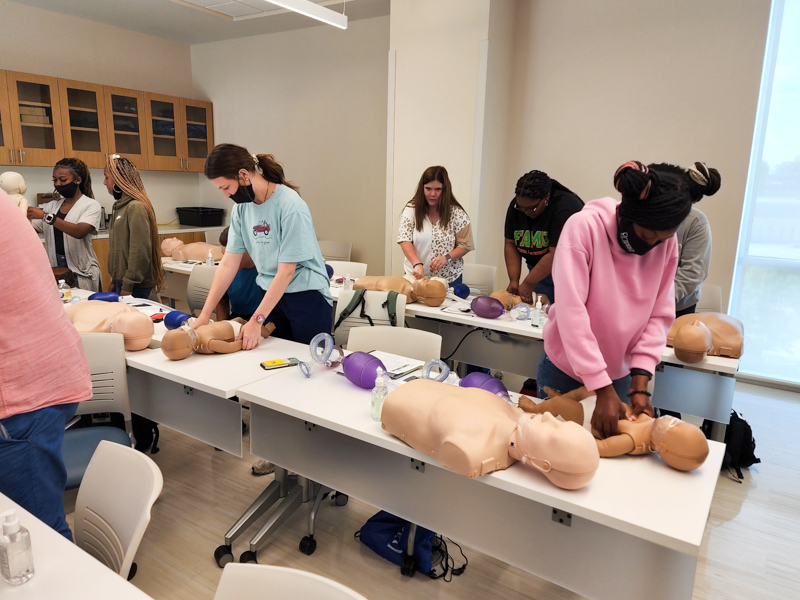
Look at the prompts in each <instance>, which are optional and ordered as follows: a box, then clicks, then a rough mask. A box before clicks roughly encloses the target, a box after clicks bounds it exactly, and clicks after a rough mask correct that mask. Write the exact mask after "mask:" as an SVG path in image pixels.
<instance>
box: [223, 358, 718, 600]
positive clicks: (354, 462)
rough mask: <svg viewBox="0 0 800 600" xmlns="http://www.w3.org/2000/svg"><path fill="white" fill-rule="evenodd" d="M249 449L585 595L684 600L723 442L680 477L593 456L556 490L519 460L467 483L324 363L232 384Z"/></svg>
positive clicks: (653, 465) (633, 460)
mask: <svg viewBox="0 0 800 600" xmlns="http://www.w3.org/2000/svg"><path fill="white" fill-rule="evenodd" d="M238 395H239V397H240V398H241V399H242V400H248V401H249V402H250V410H251V416H250V426H251V433H250V440H251V452H253V454H256V455H258V456H261V457H263V458H265V459H267V460H270V461H272V462H274V463H275V464H279V465H281V466H283V467H285V468H287V469H290V470H292V471H296V472H297V473H300V474H302V475H304V476H306V477H308V478H309V479H312V480H314V481H317V482H319V483H321V484H322V485H325V486H327V487H330V488H332V489H336V490H340V491H341V492H343V493H345V494H348V495H351V496H353V497H356V498H359V499H361V500H364V501H365V502H368V503H370V504H373V505H375V506H379V507H380V508H382V509H385V510H388V511H389V512H392V513H394V514H396V515H398V516H401V517H403V518H405V519H408V520H409V521H411V522H413V523H418V524H420V525H422V526H424V527H427V528H429V529H432V530H434V531H436V532H437V533H441V534H444V535H447V536H450V537H453V538H454V539H456V540H457V541H459V542H463V543H465V544H467V545H469V546H471V547H473V548H475V549H477V550H479V551H481V552H484V553H486V554H489V555H491V556H494V557H497V558H499V559H501V560H503V561H505V562H507V563H509V564H511V565H514V566H517V567H520V568H522V569H524V570H526V571H528V572H531V573H534V574H536V575H538V576H540V577H543V578H544V579H547V580H549V581H552V582H554V583H556V584H558V585H560V586H562V587H565V588H568V589H570V590H573V591H575V592H577V593H580V594H582V595H584V596H587V597H590V598H600V599H614V600H620V599H627V598H630V599H636V600H639V599H641V598H658V599H669V600H673V599H675V600H677V599H683V600H686V599H688V598H691V596H692V588H693V583H694V575H695V570H696V566H697V556H698V552H699V549H700V544H701V540H702V538H703V532H704V529H705V524H706V519H707V517H708V513H709V509H710V506H711V501H712V497H713V494H714V488H715V485H716V482H717V478H718V476H719V471H720V466H721V463H722V455H723V451H724V446H723V445H722V444H719V443H716V442H710V447H711V452H710V455H709V457H708V459H707V460H706V462H705V464H704V465H703V466H702V467H701V468H700V469H698V470H696V471H694V472H691V473H682V472H678V471H675V470H673V469H671V468H669V467H667V466H666V465H665V464H664V463H663V462H661V461H660V459H658V458H657V457H656V456H643V457H630V456H625V457H619V458H615V459H603V460H601V464H600V468H599V470H598V472H597V474H596V476H595V478H594V479H593V481H592V482H591V483H590V484H589V485H588V486H587V487H585V488H584V489H582V490H576V491H567V490H562V489H559V488H557V487H555V486H554V485H552V484H550V483H549V482H548V481H547V479H545V478H544V476H542V475H541V474H540V473H537V472H535V471H533V470H531V469H529V468H528V467H526V466H524V465H521V464H519V463H517V464H515V465H513V466H512V467H511V468H509V469H507V470H505V471H498V472H495V473H492V474H490V475H487V476H484V477H480V478H477V479H473V480H470V479H467V478H465V477H462V476H460V475H457V474H455V473H453V472H452V471H449V470H447V469H445V468H443V467H441V466H440V465H439V464H438V462H437V461H436V460H434V459H432V458H430V457H427V456H426V455H424V454H422V453H421V452H418V451H416V450H414V449H413V448H411V447H409V446H407V445H406V444H404V443H403V442H401V441H400V440H398V439H396V438H394V437H393V436H391V435H389V434H388V433H386V432H385V431H383V430H382V429H381V427H380V424H379V423H376V422H374V421H372V420H371V418H370V393H369V391H367V390H361V389H359V388H357V387H356V386H354V385H353V384H351V383H350V382H348V381H347V380H346V379H345V378H344V377H342V376H340V375H338V374H335V373H333V372H332V371H330V370H327V371H326V370H318V371H317V372H315V373H314V374H313V375H312V377H311V378H310V379H305V378H303V377H302V376H301V374H300V373H299V372H294V371H290V372H283V373H281V374H279V375H276V376H275V377H273V378H270V380H269V385H264V382H256V383H254V384H250V385H247V386H244V387H242V388H240V389H239V390H238Z"/></svg>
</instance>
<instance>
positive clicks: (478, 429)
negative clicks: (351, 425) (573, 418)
mask: <svg viewBox="0 0 800 600" xmlns="http://www.w3.org/2000/svg"><path fill="white" fill-rule="evenodd" d="M381 421H382V422H383V428H384V429H385V430H386V431H388V432H389V433H391V434H392V435H394V436H396V437H398V438H400V439H401V440H403V441H404V442H406V443H407V444H408V445H410V446H412V447H413V448H416V449H417V450H419V451H421V452H424V453H425V454H427V455H429V456H433V457H435V458H436V459H437V460H438V461H439V462H440V463H442V465H444V466H445V467H447V468H448V469H451V470H453V471H455V472H456V473H459V474H461V475H464V476H466V477H470V478H472V477H478V476H480V475H485V474H487V473H491V472H492V471H496V470H498V469H505V468H507V467H508V466H510V465H512V464H513V463H514V462H516V461H517V460H519V461H521V462H523V463H524V464H527V465H528V466H530V467H533V468H534V469H536V470H538V471H541V472H542V473H543V474H544V475H545V476H546V477H547V478H548V479H549V480H550V481H551V482H552V483H554V484H555V485H557V486H559V487H562V488H565V489H578V488H581V487H583V486H585V485H586V484H587V483H589V481H590V480H591V479H592V477H593V476H594V473H595V471H596V470H597V467H598V465H599V455H598V453H597V446H596V444H595V442H594V439H593V438H592V436H591V434H589V432H587V431H586V430H585V429H584V428H583V427H580V426H579V425H577V424H575V423H569V422H563V421H559V420H557V419H555V418H554V417H552V416H551V415H536V416H533V415H526V414H525V413H523V412H522V411H521V410H520V409H518V408H516V407H515V406H512V405H510V404H508V403H507V402H505V401H504V400H502V399H501V398H499V397H498V396H495V395H494V394H492V393H490V392H487V391H485V390H481V389H477V388H462V387H455V386H451V385H447V384H444V383H438V382H435V381H429V380H424V379H418V380H415V381H411V382H409V383H406V384H404V385H401V386H400V387H399V388H398V389H397V390H395V391H394V392H392V393H391V394H389V396H388V398H387V399H386V402H385V403H384V405H383V411H382V413H381Z"/></svg>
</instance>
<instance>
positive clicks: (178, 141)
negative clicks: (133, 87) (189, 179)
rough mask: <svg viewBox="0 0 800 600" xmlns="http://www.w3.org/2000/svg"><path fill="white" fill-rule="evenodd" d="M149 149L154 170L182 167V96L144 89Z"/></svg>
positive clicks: (170, 169)
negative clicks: (166, 94) (152, 92)
mask: <svg viewBox="0 0 800 600" xmlns="http://www.w3.org/2000/svg"><path fill="white" fill-rule="evenodd" d="M144 103H145V115H146V123H147V152H148V154H149V156H148V160H149V162H150V167H149V168H150V170H152V171H183V170H184V169H183V160H184V157H183V146H184V144H185V142H184V136H185V132H184V128H183V119H182V118H181V99H180V98H177V97H175V96H163V95H161V94H151V93H149V92H145V95H144Z"/></svg>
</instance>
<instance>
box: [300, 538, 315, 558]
mask: <svg viewBox="0 0 800 600" xmlns="http://www.w3.org/2000/svg"><path fill="white" fill-rule="evenodd" d="M316 549H317V540H315V539H314V538H313V537H312V536H310V535H307V536H305V537H304V538H303V539H302V540H300V552H302V553H303V554H306V555H308V556H311V555H312V554H314V550H316Z"/></svg>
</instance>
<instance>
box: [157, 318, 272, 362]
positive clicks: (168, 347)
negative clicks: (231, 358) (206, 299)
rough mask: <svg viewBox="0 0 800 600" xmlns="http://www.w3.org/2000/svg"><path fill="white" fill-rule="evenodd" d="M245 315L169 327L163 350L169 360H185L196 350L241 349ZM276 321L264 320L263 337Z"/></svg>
mask: <svg viewBox="0 0 800 600" xmlns="http://www.w3.org/2000/svg"><path fill="white" fill-rule="evenodd" d="M245 323H246V321H244V319H234V320H232V321H217V322H215V323H209V324H208V325H201V326H200V327H198V328H197V329H192V327H191V326H189V325H184V326H182V327H178V328H177V329H173V330H171V331H167V333H165V334H164V337H163V338H162V339H161V351H162V352H163V353H164V356H166V357H167V358H169V359H170V360H183V359H184V358H186V357H187V356H189V355H190V354H192V353H193V352H198V353H200V354H231V353H233V352H239V351H240V350H241V349H242V340H240V339H238V337H239V332H240V330H241V327H242V325H244V324H245ZM273 331H275V325H274V324H272V323H265V324H264V325H262V326H261V337H265V338H266V337H269V335H270V334H271V333H272V332H273Z"/></svg>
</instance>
